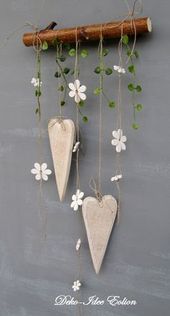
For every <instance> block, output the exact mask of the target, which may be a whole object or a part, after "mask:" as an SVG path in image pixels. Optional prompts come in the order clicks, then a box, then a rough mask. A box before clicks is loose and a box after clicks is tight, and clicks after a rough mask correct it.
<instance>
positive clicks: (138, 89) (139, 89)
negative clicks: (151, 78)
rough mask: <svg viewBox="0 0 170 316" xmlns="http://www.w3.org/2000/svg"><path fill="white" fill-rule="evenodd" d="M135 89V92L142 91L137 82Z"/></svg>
mask: <svg viewBox="0 0 170 316" xmlns="http://www.w3.org/2000/svg"><path fill="white" fill-rule="evenodd" d="M135 89H136V91H137V92H141V91H142V87H141V86H140V85H139V84H138V85H137V86H136V88H135Z"/></svg>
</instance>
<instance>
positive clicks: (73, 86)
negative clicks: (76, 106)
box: [69, 79, 87, 103]
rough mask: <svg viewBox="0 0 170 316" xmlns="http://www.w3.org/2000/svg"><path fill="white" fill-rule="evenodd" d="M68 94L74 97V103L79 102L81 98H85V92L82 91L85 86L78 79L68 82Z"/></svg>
mask: <svg viewBox="0 0 170 316" xmlns="http://www.w3.org/2000/svg"><path fill="white" fill-rule="evenodd" d="M69 88H70V90H71V91H70V92H69V96H70V97H71V98H74V100H75V102H76V103H79V102H80V101H81V100H83V101H84V100H86V94H85V93H84V92H85V91H86V89H87V88H86V86H84V85H82V86H81V84H80V81H79V80H78V79H76V80H75V81H74V83H69Z"/></svg>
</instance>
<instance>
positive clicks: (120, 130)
mask: <svg viewBox="0 0 170 316" xmlns="http://www.w3.org/2000/svg"><path fill="white" fill-rule="evenodd" d="M117 134H118V138H119V139H121V137H122V135H123V131H122V129H120V128H119V129H118V131H117Z"/></svg>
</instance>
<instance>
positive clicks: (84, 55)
mask: <svg viewBox="0 0 170 316" xmlns="http://www.w3.org/2000/svg"><path fill="white" fill-rule="evenodd" d="M88 54H89V53H88V51H87V49H82V51H81V53H80V56H81V57H83V58H86V57H87V56H88Z"/></svg>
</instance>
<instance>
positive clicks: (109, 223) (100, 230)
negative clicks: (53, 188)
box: [82, 195, 117, 274]
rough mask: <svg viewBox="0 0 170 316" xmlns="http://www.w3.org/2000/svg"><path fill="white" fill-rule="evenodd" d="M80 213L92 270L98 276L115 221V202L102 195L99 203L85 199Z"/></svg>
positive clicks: (89, 198)
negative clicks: (92, 266)
mask: <svg viewBox="0 0 170 316" xmlns="http://www.w3.org/2000/svg"><path fill="white" fill-rule="evenodd" d="M82 213H83V219H84V223H85V227H86V232H87V238H88V243H89V248H90V252H91V257H92V261H93V265H94V269H95V272H96V274H98V273H99V271H100V268H101V265H102V261H103V258H104V255H105V251H106V248H107V244H108V241H109V238H110V234H111V231H112V228H113V225H114V222H115V219H116V214H117V201H116V200H115V198H114V197H113V196H111V195H104V196H103V197H102V201H101V202H99V201H98V200H97V199H96V198H94V197H87V198H85V199H84V201H83V206H82Z"/></svg>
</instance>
